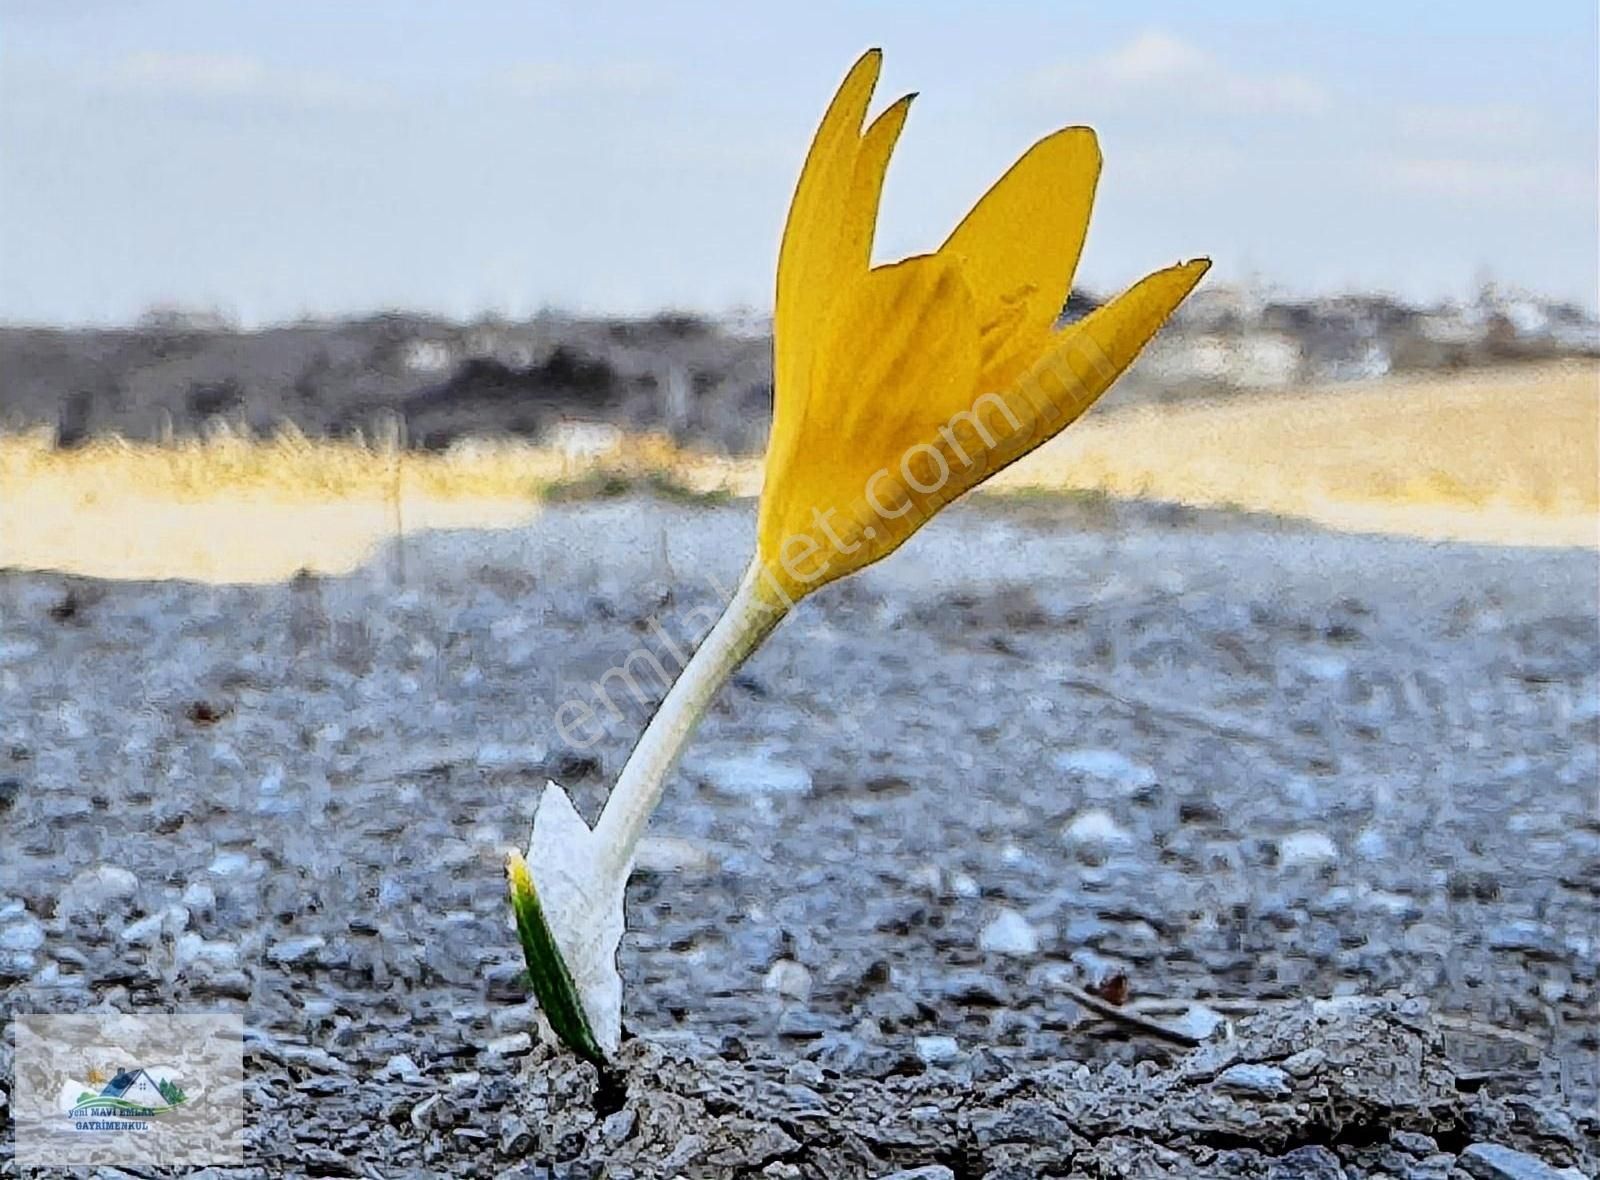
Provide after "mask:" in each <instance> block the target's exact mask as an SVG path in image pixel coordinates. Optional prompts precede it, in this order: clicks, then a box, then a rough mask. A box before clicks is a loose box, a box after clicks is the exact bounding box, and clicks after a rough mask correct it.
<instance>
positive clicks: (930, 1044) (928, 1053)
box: [916, 1037, 961, 1065]
mask: <svg viewBox="0 0 1600 1180" xmlns="http://www.w3.org/2000/svg"><path fill="white" fill-rule="evenodd" d="M916 1047H917V1056H918V1057H920V1058H922V1062H923V1064H924V1065H948V1064H949V1063H950V1062H952V1061H954V1060H955V1059H956V1058H957V1057H960V1056H961V1046H960V1045H958V1044H957V1043H956V1039H955V1038H954V1037H918V1038H917V1039H916Z"/></svg>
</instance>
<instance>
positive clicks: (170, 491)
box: [0, 363, 1600, 582]
mask: <svg viewBox="0 0 1600 1180" xmlns="http://www.w3.org/2000/svg"><path fill="white" fill-rule="evenodd" d="M1597 454H1600V366H1596V365H1595V364H1593V363H1584V364H1579V363H1572V364H1563V365H1550V366H1542V367H1538V368H1523V369H1518V370H1507V371H1487V372H1478V373H1472V374H1466V375H1461V376H1453V377H1441V378H1437V379H1429V380H1421V381H1407V382H1401V381H1382V382H1374V383H1371V384H1367V385H1362V386H1344V387H1340V388H1337V389H1331V390H1312V391H1308V392H1305V393H1295V394H1280V395H1270V396H1255V397H1248V398H1244V397H1241V398H1237V399H1231V400H1227V401H1221V402H1216V403H1198V402H1190V403H1183V404H1180V405H1176V406H1170V407H1159V406H1141V407H1135V408H1132V409H1126V410H1104V411H1100V412H1096V413H1092V414H1091V415H1090V416H1089V417H1088V418H1086V419H1085V420H1084V421H1082V422H1080V423H1079V424H1077V425H1076V426H1074V427H1073V428H1072V429H1071V430H1069V431H1067V432H1066V433H1065V434H1063V435H1062V436H1061V437H1059V438H1057V439H1056V440H1055V441H1054V442H1052V443H1051V444H1049V445H1048V446H1046V447H1043V448H1041V449H1040V450H1039V451H1038V452H1036V453H1035V454H1033V455H1031V456H1029V457H1028V458H1027V459H1025V460H1024V461H1023V462H1021V463H1019V464H1017V465H1016V466H1015V467H1013V468H1012V469H1010V470H1008V471H1006V472H1004V473H1003V474H1002V475H1001V476H1000V477H998V478H997V479H996V480H995V481H994V482H993V483H992V484H990V485H989V491H988V494H995V495H1008V494H1011V495H1015V494H1027V495H1032V496H1038V495H1039V494H1041V493H1043V494H1052V493H1077V492H1103V493H1107V494H1110V495H1113V496H1142V497H1149V498H1154V499H1160V500H1170V501H1177V502H1181V503H1186V504H1192V505H1196V506H1213V507H1231V508H1238V509H1244V510H1248V511H1254V512H1262V513H1270V514H1274V515H1281V516H1290V517H1298V518H1302V519H1305V520H1309V521H1312V522H1315V523H1318V524H1321V525H1324V526H1326V527H1329V528H1334V529H1340V530H1347V531H1359V532H1383V533H1396V534H1404V535H1411V536H1417V537H1424V538H1429V539H1437V540H1460V541H1469V542H1480V543H1487V544H1509V545H1540V546H1574V545H1576V546H1592V545H1594V544H1595V542H1596V518H1597V511H1600V458H1597ZM641 480H642V481H646V482H650V481H652V480H653V481H654V482H655V485H656V486H657V487H658V488H664V489H667V490H668V491H669V492H672V493H674V494H676V493H685V494H690V495H694V494H702V493H727V494H731V495H734V496H751V495H754V494H756V493H757V492H758V491H759V485H760V464H759V462H758V461H756V460H753V459H743V460H729V459H723V458H718V457H711V456H703V455H694V454H688V453H685V452H681V451H677V450H674V449H673V448H672V447H670V446H669V445H667V444H665V443H663V442H661V441H659V440H651V439H637V440H629V441H626V442H625V443H623V444H622V445H621V446H620V447H619V448H618V449H616V450H615V451H612V452H610V453H607V454H602V455H593V456H587V457H581V458H580V457H576V456H570V455H562V454H560V453H558V452H556V451H553V450H549V449H542V448H538V447H533V446H529V445H526V444H520V443H479V444H472V445H469V446H464V447H458V448H456V449H454V450H452V451H450V452H447V453H445V454H417V453H407V454H401V453H398V452H395V451H393V450H387V451H386V450H378V449H371V448H368V447H365V446H362V445H360V444H355V443H335V442H322V441H311V440H307V439H304V438H301V437H298V436H296V435H294V434H292V433H291V434H288V435H285V436H282V437H279V438H277V439H273V440H249V439H241V438H236V437H227V436H223V437H213V438H211V439H208V440H207V441H205V442H191V443H183V444H172V445H166V446H162V445H156V444H130V443H126V442H122V441H120V440H105V441H101V442H97V443H94V444H91V445H89V446H86V447H81V448H77V449H74V450H70V451H60V450H56V449H55V448H53V447H52V446H51V445H50V443H49V440H48V439H47V438H46V437H44V436H38V435H36V436H11V437H4V438H0V566H13V567H23V568H33V569H56V570H62V571H67V572H73V573H81V574H87V575H92V576H102V577H119V578H193V579H201V580H207V581H230V582H262V581H273V580H277V579H280V578H284V577H288V576H290V575H291V574H293V573H294V572H295V571H297V570H300V569H310V570H315V571H319V572H327V573H338V572H343V571H346V570H349V569H352V568H354V567H355V566H357V565H359V564H360V563H361V562H362V561H364V560H366V559H367V558H368V557H369V556H370V555H371V553H372V552H373V550H374V548H375V547H376V546H378V545H380V544H382V543H383V542H385V541H387V540H389V539H391V538H393V537H395V536H397V535H403V534H405V533H410V532H415V531H418V530H422V529H430V528H501V527H510V526H517V525H523V524H527V523H528V522H530V521H532V520H534V519H535V518H536V517H537V515H538V514H539V512H540V510H541V506H542V505H543V503H544V502H545V498H546V494H547V493H548V492H549V491H550V490H552V489H559V488H562V487H570V488H571V489H572V491H573V494H590V493H595V492H601V491H605V490H615V489H616V488H618V487H622V486H626V485H627V484H628V483H629V482H630V481H634V482H637V481H641Z"/></svg>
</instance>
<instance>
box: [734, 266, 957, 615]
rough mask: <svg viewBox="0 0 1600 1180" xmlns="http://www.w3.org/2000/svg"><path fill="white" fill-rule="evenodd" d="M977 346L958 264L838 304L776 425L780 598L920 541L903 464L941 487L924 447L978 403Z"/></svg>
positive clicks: (878, 272)
mask: <svg viewBox="0 0 1600 1180" xmlns="http://www.w3.org/2000/svg"><path fill="white" fill-rule="evenodd" d="M977 349H978V342H977V333H976V330H975V328H974V317H973V309H972V294H971V291H970V290H969V289H968V287H967V284H966V281H965V279H964V278H963V277H962V273H961V267H960V264H959V263H958V262H956V260H954V259H951V258H946V257H943V256H941V255H936V254H930V255H923V256H921V257H917V258H908V259H906V260H905V261H904V262H898V263H895V264H893V265H891V266H883V267H878V268H877V269H875V270H872V271H870V272H868V273H867V274H865V275H862V276H860V277H859V278H858V279H857V280H856V281H855V282H853V283H850V284H848V285H847V286H846V287H845V289H844V290H843V291H841V292H837V293H836V298H835V300H834V304H833V307H832V309H831V310H830V312H829V315H828V318H827V321H826V323H825V325H824V327H823V330H822V333H821V336H820V338H819V340H818V342H817V349H816V353H815V360H814V363H813V365H812V370H811V374H810V382H809V387H810V393H809V396H808V397H807V398H806V399H805V401H804V403H803V405H802V407H801V411H800V413H799V414H797V415H796V416H795V417H794V418H793V419H791V420H790V421H788V422H786V423H785V424H784V425H783V426H782V428H780V427H779V425H778V424H777V423H776V422H775V423H774V426H773V432H772V438H771V440H770V442H769V443H768V449H767V467H766V486H765V489H764V490H763V493H762V498H761V516H760V521H759V523H758V526H757V550H758V553H759V556H760V558H761V560H762V562H763V564H764V565H765V566H766V568H767V576H768V579H769V581H770V583H771V584H772V586H773V587H774V588H776V589H777V590H779V591H781V592H782V593H783V594H784V595H786V596H787V597H789V598H791V599H794V598H798V597H800V595H802V594H804V593H808V592H809V591H811V590H814V589H816V588H817V587H818V586H821V585H824V584H825V583H827V582H831V581H832V580H833V579H835V578H838V577H843V576H844V575H845V574H847V573H850V572H852V571H853V570H857V569H860V568H861V567H862V566H864V565H867V564H869V563H870V562H873V561H876V560H877V559H878V558H880V557H882V556H883V555H884V554H886V553H888V552H890V551H891V550H893V549H894V548H895V547H896V546H897V545H899V544H900V542H901V541H903V540H905V538H906V537H908V536H910V535H911V533H912V532H914V531H915V530H916V528H917V526H918V525H919V524H921V522H922V519H923V518H924V517H923V514H922V513H920V512H919V511H918V510H917V506H916V504H917V501H916V499H915V494H914V493H913V495H912V497H911V499H910V500H909V501H908V498H907V487H906V478H905V476H904V475H903V473H902V469H901V460H902V459H903V458H904V457H905V456H906V455H907V452H908V451H911V452H913V453H912V455H911V457H910V459H909V460H908V463H909V466H910V470H911V473H912V477H913V478H914V479H915V480H916V481H917V482H918V483H921V484H923V485H924V486H926V485H929V484H931V483H932V482H933V480H934V477H935V475H936V474H937V473H936V472H933V471H930V470H929V469H928V466H927V465H928V464H930V463H932V462H934V460H933V458H932V457H931V456H930V455H929V454H927V453H926V452H927V450H929V449H931V448H927V447H925V446H924V444H926V443H929V442H935V443H936V442H937V441H938V438H939V435H938V430H939V427H940V426H941V425H942V424H943V423H945V422H946V421H947V420H948V419H949V417H950V415H951V414H952V413H953V412H955V411H956V410H959V409H961V408H963V407H964V406H965V405H966V404H967V402H968V401H969V400H970V398H971V389H972V384H973V381H974V380H975V379H976V376H977ZM919 447H921V448H922V450H918V448H919ZM875 504H877V505H883V506H885V507H886V508H887V509H888V510H889V512H888V513H885V512H881V511H879V510H878V509H877V508H876V507H875ZM869 530H870V532H869Z"/></svg>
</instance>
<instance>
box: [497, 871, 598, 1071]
mask: <svg viewBox="0 0 1600 1180" xmlns="http://www.w3.org/2000/svg"><path fill="white" fill-rule="evenodd" d="M506 880H507V882H508V884H509V886H510V892H511V912H512V913H513V914H514V915H515V916H516V920H517V937H518V939H519V940H520V941H521V943H522V957H523V959H525V960H526V961H527V964H528V978H529V979H530V980H531V981H532V982H533V994H534V995H535V996H536V997H537V998H538V1000H539V1010H540V1011H541V1012H543V1013H544V1017H545V1019H546V1020H548V1021H549V1022H550V1027H551V1028H552V1029H554V1030H555V1034H556V1036H558V1037H560V1038H561V1043H562V1044H564V1045H566V1046H567V1048H569V1049H571V1050H572V1051H573V1052H574V1053H576V1054H577V1055H578V1056H579V1057H582V1058H583V1059H584V1060H585V1061H590V1062H593V1063H594V1064H595V1065H597V1066H604V1065H605V1064H606V1058H605V1054H604V1053H603V1052H602V1051H601V1049H600V1045H599V1043H598V1042H597V1041H596V1040H595V1037H594V1032H593V1030H591V1029H590V1027H589V1018H588V1016H587V1015H586V1014H585V1013H584V1010H583V1001H582V999H581V998H579V996H578V989H577V988H576V987H575V986H573V982H572V973H571V972H570V971H568V970H567V964H566V961H565V960H563V959H562V957H561V951H560V949H559V948H558V947H557V946H556V939H555V935H554V934H552V933H551V932H550V925H549V923H547V922H546V921H545V918H544V908H543V907H542V906H541V905H540V904H539V892H538V890H537V889H535V888H534V884H533V878H532V877H531V876H529V874H528V864H527V862H526V861H525V860H523V858H522V854H521V853H518V852H513V853H511V855H510V856H508V857H507V858H506Z"/></svg>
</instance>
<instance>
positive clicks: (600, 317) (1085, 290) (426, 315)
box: [0, 278, 1600, 332]
mask: <svg viewBox="0 0 1600 1180" xmlns="http://www.w3.org/2000/svg"><path fill="white" fill-rule="evenodd" d="M1486 281H1488V282H1489V283H1491V284H1492V285H1493V287H1494V289H1495V294H1496V295H1497V296H1498V297H1499V298H1500V299H1501V300H1506V301H1514V300H1519V299H1531V300H1534V301H1536V302H1539V303H1542V304H1545V305H1547V306H1555V307H1571V308H1575V309H1577V310H1578V311H1580V312H1582V313H1583V315H1584V316H1585V317H1586V318H1587V319H1589V320H1591V321H1594V320H1600V308H1597V306H1596V304H1595V303H1593V302H1590V303H1584V302H1582V301H1580V300H1575V299H1563V298H1561V297H1560V296H1556V295H1549V294H1545V293H1543V292H1540V291H1530V290H1527V289H1525V288H1521V287H1512V286H1509V285H1502V284H1500V283H1497V282H1494V280H1493V279H1492V278H1490V279H1488V280H1486ZM1200 290H1201V291H1205V290H1212V291H1217V290H1229V291H1246V292H1249V293H1250V294H1253V295H1256V296H1258V297H1261V298H1264V299H1266V300H1267V301H1269V302H1271V303H1275V304H1287V305H1306V304H1312V303H1318V302H1321V301H1324V300H1334V299H1345V298H1354V299H1388V300H1392V301H1393V302H1395V303H1397V304H1398V305H1400V306H1402V307H1405V308H1408V309H1411V310H1415V311H1434V310H1442V309H1446V308H1467V307H1471V306H1473V305H1474V304H1475V303H1476V302H1477V301H1478V298H1479V296H1480V294H1481V292H1482V290H1483V287H1482V285H1481V284H1480V285H1479V286H1478V287H1477V288H1475V289H1473V290H1472V291H1470V292H1466V293H1463V294H1456V295H1445V296H1441V297H1439V298H1436V299H1421V300H1414V299H1407V298H1405V297H1403V296H1401V295H1398V294H1396V293H1394V292H1392V291H1384V290H1372V289H1365V288H1357V287H1347V288H1337V289H1332V290H1325V291H1310V290H1296V289H1294V288H1292V287H1289V286H1288V285H1286V284H1278V283H1265V282H1261V283H1256V284H1252V283H1250V282H1248V281H1244V282H1236V283H1235V282H1216V283H1203V284H1202V286H1201V288H1200ZM1072 293H1073V294H1074V295H1084V296H1087V297H1088V298H1090V299H1092V300H1094V301H1095V302H1097V303H1101V302H1104V301H1106V300H1108V299H1110V298H1112V297H1113V296H1114V295H1116V294H1117V292H1115V291H1111V290H1106V289H1101V288H1096V287H1090V286H1087V285H1075V286H1074V287H1073V289H1072ZM163 315H173V316H179V317H188V318H192V319H196V320H199V319H204V318H208V317H215V318H216V319H217V320H218V321H219V326H221V327H222V328H225V329H227V330H233V331H240V332H266V331H271V330H272V329H274V328H293V327H298V326H302V325H305V326H312V325H320V326H329V325H334V324H342V323H356V322H360V321H363V320H371V319H376V318H379V317H381V316H395V317H398V318H402V319H421V320H433V321H437V322H439V323H443V324H448V325H450V326H452V327H458V328H468V327H473V326H476V325H479V324H483V323H486V322H494V321H499V322H504V323H508V324H523V323H529V322H532V321H534V320H537V319H540V318H543V317H553V318H556V319H569V320H593V321H600V322H604V321H619V322H620V321H630V322H632V321H644V320H653V319H658V318H666V317H671V316H689V317H693V318H695V319H700V320H705V321H707V322H709V323H717V324H725V323H729V322H733V321H737V320H741V319H751V318H755V319H762V318H771V315H772V309H771V307H770V306H766V307H753V306H748V305H745V306H731V307H724V308H702V307H684V306H679V305H663V306H661V307H657V308H652V309H646V310H640V311H626V312H623V311H608V310H606V309H604V308H581V307H569V306H563V305H560V304H549V305H546V306H543V307H539V308H536V309H534V310H532V311H527V312H523V313H520V314H516V315H510V314H507V313H505V312H502V311H499V310H496V309H494V308H482V309H479V310H477V311H471V312H468V313H466V314H465V315H458V314H454V313H452V312H449V311H445V310H440V309H434V308H427V307H405V306H398V305H395V306H387V307H382V306H380V307H369V308H352V309H350V310H347V311H332V312H324V311H307V312H303V313H301V314H299V315H295V316H291V317H286V318H283V319H273V320H264V321H254V320H246V319H244V318H242V317H240V316H238V315H236V314H234V313H233V312H232V311H231V310H230V309H229V308H228V307H226V306H216V305H207V306H203V305H198V304H182V303H171V302H157V303H153V304H151V305H150V306H148V307H146V308H145V309H144V310H142V311H141V312H139V313H138V315H136V316H134V317H133V318H131V319H125V320H80V321H75V322H73V321H46V320H21V319H12V318H5V317H0V330H3V331H63V332H77V331H82V332H91V331H105V332H118V331H139V330H141V329H144V328H147V327H149V326H150V325H149V321H150V320H152V319H154V318H156V317H159V316H163Z"/></svg>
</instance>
